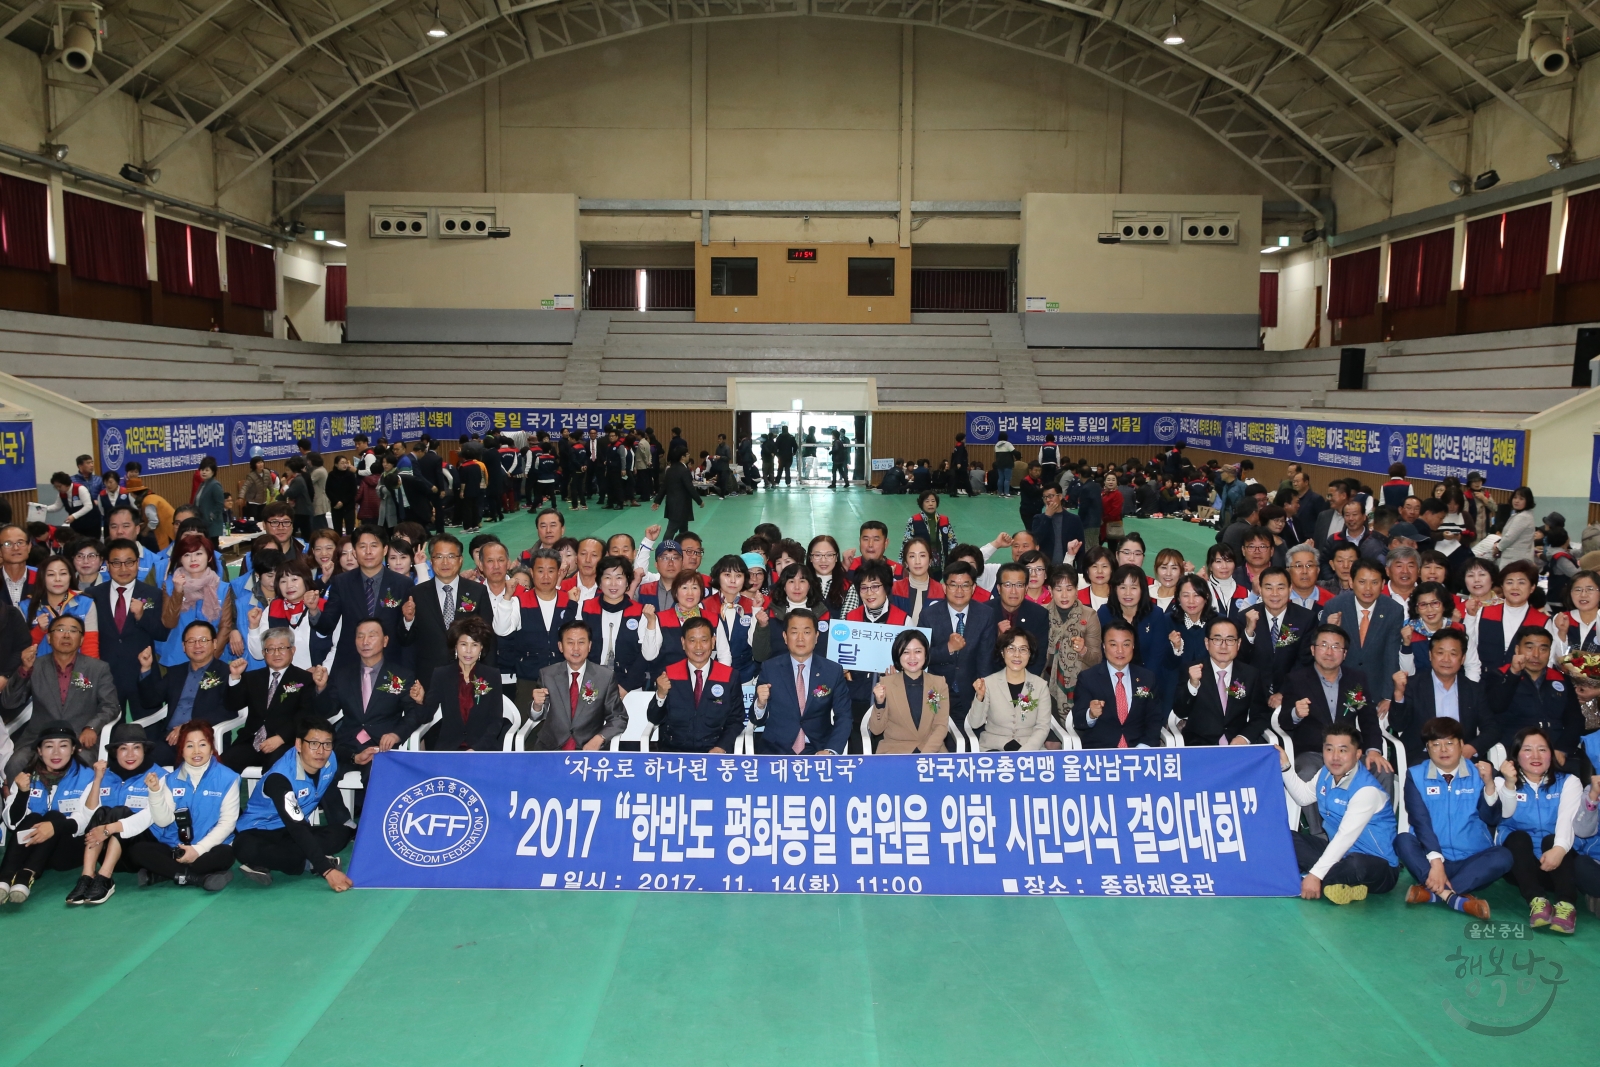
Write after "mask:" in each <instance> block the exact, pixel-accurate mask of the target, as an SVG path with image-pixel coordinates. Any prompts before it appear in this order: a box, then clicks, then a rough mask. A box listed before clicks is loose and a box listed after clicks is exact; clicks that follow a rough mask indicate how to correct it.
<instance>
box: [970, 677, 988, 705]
mask: <svg viewBox="0 0 1600 1067" xmlns="http://www.w3.org/2000/svg"><path fill="white" fill-rule="evenodd" d="M985 688H986V686H984V684H983V679H982V678H977V679H974V680H973V683H972V695H973V696H975V697H977V698H978V699H979V700H983V699H984V695H983V693H984V689H985Z"/></svg>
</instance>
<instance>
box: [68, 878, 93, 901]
mask: <svg viewBox="0 0 1600 1067" xmlns="http://www.w3.org/2000/svg"><path fill="white" fill-rule="evenodd" d="M92 885H94V876H93V875H88V874H84V875H80V876H79V877H78V883H77V884H76V885H74V886H73V887H72V891H71V892H69V893H68V894H67V903H68V904H82V903H83V901H84V898H85V897H87V896H88V895H89V887H90V886H92Z"/></svg>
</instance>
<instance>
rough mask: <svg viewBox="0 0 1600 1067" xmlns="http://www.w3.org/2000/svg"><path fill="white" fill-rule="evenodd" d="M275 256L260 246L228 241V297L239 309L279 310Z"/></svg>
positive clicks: (275, 254)
mask: <svg viewBox="0 0 1600 1067" xmlns="http://www.w3.org/2000/svg"><path fill="white" fill-rule="evenodd" d="M277 256H278V254H277V252H276V251H274V250H273V249H271V248H266V247H264V246H262V245H258V244H252V243H250V242H249V241H241V240H239V239H238V238H237V237H230V238H228V294H229V295H230V296H231V297H232V298H233V302H234V303H235V304H237V305H239V306H241V307H247V308H260V309H261V310H263V311H276V310H277V309H278V280H277V277H276V275H275V273H274V266H275V263H276V260H277Z"/></svg>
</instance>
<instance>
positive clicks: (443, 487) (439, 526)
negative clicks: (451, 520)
mask: <svg viewBox="0 0 1600 1067" xmlns="http://www.w3.org/2000/svg"><path fill="white" fill-rule="evenodd" d="M422 441H423V445H424V447H423V450H422V452H421V454H420V455H418V456H417V461H416V469H417V477H418V478H419V479H421V480H422V482H423V483H424V484H425V485H426V486H427V487H428V503H429V504H430V505H431V507H432V510H433V532H434V533H436V534H442V533H444V513H445V506H444V505H445V494H446V493H448V492H449V490H450V483H449V482H448V481H446V480H445V476H444V460H442V459H440V458H439V453H438V450H437V449H436V448H435V446H434V443H433V438H431V437H424V438H423V439H422Z"/></svg>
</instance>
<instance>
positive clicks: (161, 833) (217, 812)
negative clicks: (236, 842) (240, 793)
mask: <svg viewBox="0 0 1600 1067" xmlns="http://www.w3.org/2000/svg"><path fill="white" fill-rule="evenodd" d="M166 782H167V790H168V791H169V792H170V793H171V794H172V806H173V807H174V808H180V809H181V808H188V809H189V820H190V825H191V826H192V827H193V829H194V840H193V841H191V842H190V843H191V844H193V843H194V841H198V840H200V839H201V838H202V837H204V836H206V835H207V834H209V833H210V832H211V830H212V828H213V827H214V826H216V825H217V820H218V819H219V818H221V817H222V801H223V800H224V799H225V798H226V797H227V795H228V794H229V793H231V792H233V791H235V790H237V789H238V788H239V776H238V775H237V774H235V773H234V772H233V771H231V770H229V769H228V768H226V767H224V766H223V765H222V764H221V763H219V762H217V761H216V760H215V759H213V760H212V761H211V763H210V764H209V765H208V766H207V767H206V770H205V773H204V774H202V775H201V776H200V781H199V782H191V781H190V780H189V779H188V778H186V777H184V775H183V768H182V767H179V768H177V769H176V770H172V771H169V772H168V773H167V778H166ZM150 832H151V833H152V834H155V835H156V839H157V840H159V841H160V842H161V843H162V844H165V845H171V846H172V847H174V848H176V847H177V846H178V845H179V844H180V842H179V841H178V824H177V823H176V822H173V823H171V824H170V825H168V826H157V825H156V824H154V823H151V824H150ZM232 843H233V835H232V834H229V835H228V837H227V839H226V840H225V841H223V844H225V845H231V844H232Z"/></svg>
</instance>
